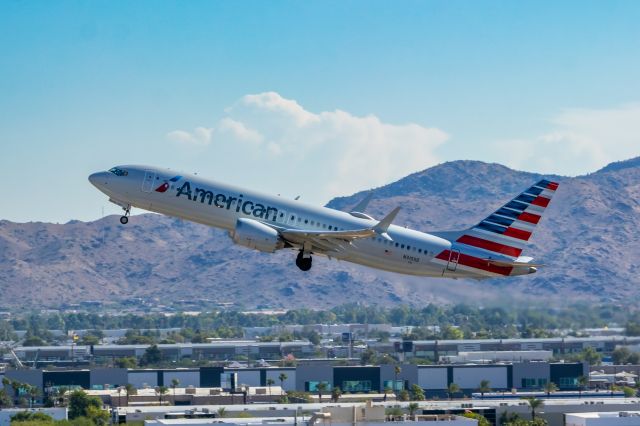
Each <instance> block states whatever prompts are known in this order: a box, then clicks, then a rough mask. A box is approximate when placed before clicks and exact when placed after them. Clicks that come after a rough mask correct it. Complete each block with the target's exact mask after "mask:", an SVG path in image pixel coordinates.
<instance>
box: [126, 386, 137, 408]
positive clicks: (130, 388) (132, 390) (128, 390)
mask: <svg viewBox="0 0 640 426" xmlns="http://www.w3.org/2000/svg"><path fill="white" fill-rule="evenodd" d="M124 390H125V392H126V394H127V406H129V397H130V396H131V395H135V394H136V392H137V391H136V387H135V386H133V385H132V384H131V383H127V384H126V385H124Z"/></svg>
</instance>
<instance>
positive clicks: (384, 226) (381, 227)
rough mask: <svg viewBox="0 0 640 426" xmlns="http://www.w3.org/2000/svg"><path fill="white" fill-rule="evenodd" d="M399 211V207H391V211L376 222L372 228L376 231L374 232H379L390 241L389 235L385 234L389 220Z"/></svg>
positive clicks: (389, 223) (393, 218) (391, 220)
mask: <svg viewBox="0 0 640 426" xmlns="http://www.w3.org/2000/svg"><path fill="white" fill-rule="evenodd" d="M399 211H400V207H396V208H395V209H393V210H392V211H391V213H389V214H388V215H386V216H385V217H384V219H382V220H381V221H380V222H378V224H377V225H376V226H374V227H373V230H374V231H376V233H377V234H379V235H380V236H381V237H383V238H385V239H387V240H389V241H391V237H390V236H389V234H387V229H389V226H390V225H391V222H393V221H394V220H395V218H396V216H397V215H398V212H399Z"/></svg>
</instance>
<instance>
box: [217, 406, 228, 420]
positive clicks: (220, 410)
mask: <svg viewBox="0 0 640 426" xmlns="http://www.w3.org/2000/svg"><path fill="white" fill-rule="evenodd" d="M226 416H227V409H226V408H225V407H220V408H218V417H221V418H222V417H226Z"/></svg>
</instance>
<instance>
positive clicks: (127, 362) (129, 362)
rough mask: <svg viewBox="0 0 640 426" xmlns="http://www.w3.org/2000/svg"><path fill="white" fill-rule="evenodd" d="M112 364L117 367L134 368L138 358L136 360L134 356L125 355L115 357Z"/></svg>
mask: <svg viewBox="0 0 640 426" xmlns="http://www.w3.org/2000/svg"><path fill="white" fill-rule="evenodd" d="M114 364H115V366H116V367H118V368H136V367H137V366H138V360H136V357H134V356H126V357H123V358H117V359H116V360H115V362H114Z"/></svg>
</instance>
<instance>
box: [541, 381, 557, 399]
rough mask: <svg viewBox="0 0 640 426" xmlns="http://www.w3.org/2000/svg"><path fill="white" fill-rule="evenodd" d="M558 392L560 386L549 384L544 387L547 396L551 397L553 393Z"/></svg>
mask: <svg viewBox="0 0 640 426" xmlns="http://www.w3.org/2000/svg"><path fill="white" fill-rule="evenodd" d="M557 390H558V386H556V384H555V383H553V382H549V383H547V384H546V385H544V391H545V392H546V393H547V396H549V395H551V394H552V393H553V392H555V391H557Z"/></svg>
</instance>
